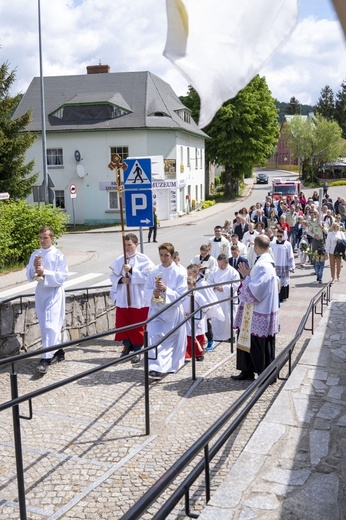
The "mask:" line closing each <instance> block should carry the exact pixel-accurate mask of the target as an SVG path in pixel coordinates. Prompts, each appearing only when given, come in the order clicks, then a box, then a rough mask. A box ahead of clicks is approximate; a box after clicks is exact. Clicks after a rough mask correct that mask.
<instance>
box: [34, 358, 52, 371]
mask: <svg viewBox="0 0 346 520" xmlns="http://www.w3.org/2000/svg"><path fill="white" fill-rule="evenodd" d="M49 365H50V359H41V361H40V364H39V365H38V366H37V367H36V370H37V372H39V373H40V374H46V373H47V372H48V368H49Z"/></svg>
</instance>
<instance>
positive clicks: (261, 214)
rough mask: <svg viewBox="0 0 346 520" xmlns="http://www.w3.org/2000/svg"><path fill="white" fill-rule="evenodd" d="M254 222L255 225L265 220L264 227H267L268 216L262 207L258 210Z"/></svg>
mask: <svg viewBox="0 0 346 520" xmlns="http://www.w3.org/2000/svg"><path fill="white" fill-rule="evenodd" d="M253 222H254V224H255V226H256V224H257V223H258V222H263V225H264V228H266V227H267V225H268V224H267V217H266V216H265V214H264V211H263V210H262V209H259V210H257V215H255V216H254V219H253Z"/></svg>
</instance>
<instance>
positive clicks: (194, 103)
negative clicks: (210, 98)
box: [179, 85, 201, 124]
mask: <svg viewBox="0 0 346 520" xmlns="http://www.w3.org/2000/svg"><path fill="white" fill-rule="evenodd" d="M179 99H180V101H181V102H182V103H183V104H184V105H185V106H186V107H187V108H189V109H190V110H191V116H192V118H193V120H194V121H195V122H196V123H197V124H198V120H199V112H200V109H201V101H200V99H199V95H198V94H197V91H196V90H195V89H194V88H193V87H192V86H191V85H189V86H188V92H187V95H186V96H180V98H179Z"/></svg>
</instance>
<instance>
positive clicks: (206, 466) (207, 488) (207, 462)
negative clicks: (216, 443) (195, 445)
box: [204, 444, 210, 503]
mask: <svg viewBox="0 0 346 520" xmlns="http://www.w3.org/2000/svg"><path fill="white" fill-rule="evenodd" d="M204 472H205V500H206V503H208V502H209V500H210V460H209V444H206V445H205V446H204Z"/></svg>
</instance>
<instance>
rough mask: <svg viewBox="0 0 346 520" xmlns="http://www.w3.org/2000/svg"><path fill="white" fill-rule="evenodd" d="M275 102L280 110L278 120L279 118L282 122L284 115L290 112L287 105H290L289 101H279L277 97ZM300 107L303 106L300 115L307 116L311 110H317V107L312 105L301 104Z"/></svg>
mask: <svg viewBox="0 0 346 520" xmlns="http://www.w3.org/2000/svg"><path fill="white" fill-rule="evenodd" d="M275 104H276V108H277V109H278V111H279V113H278V120H279V123H280V124H281V123H282V120H283V118H284V116H285V115H287V114H288V108H287V107H288V106H289V103H285V101H278V100H277V99H276V100H275ZM300 108H301V113H300V115H302V116H307V115H308V114H309V112H314V110H315V107H313V106H311V105H300Z"/></svg>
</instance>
